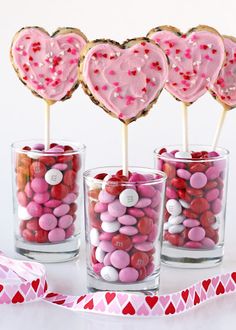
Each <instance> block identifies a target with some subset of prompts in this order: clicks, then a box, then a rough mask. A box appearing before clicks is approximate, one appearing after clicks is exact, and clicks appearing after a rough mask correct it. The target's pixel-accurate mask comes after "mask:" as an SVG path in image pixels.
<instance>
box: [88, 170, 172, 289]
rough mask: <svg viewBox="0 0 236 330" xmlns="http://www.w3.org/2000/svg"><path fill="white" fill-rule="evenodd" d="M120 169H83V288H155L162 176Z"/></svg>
mask: <svg viewBox="0 0 236 330" xmlns="http://www.w3.org/2000/svg"><path fill="white" fill-rule="evenodd" d="M119 169H120V168H119V167H102V168H95V169H91V170H88V171H86V172H85V173H84V191H85V224H86V247H87V249H86V250H87V274H88V288H89V289H90V290H111V291H139V292H140V291H141V292H144V293H150V292H156V291H157V290H158V287H159V274H160V253H161V242H162V223H163V221H162V219H163V200H164V194H165V181H166V175H165V173H162V172H160V171H156V170H153V169H148V168H139V167H131V168H130V169H129V170H130V172H129V174H128V178H127V177H125V176H123V175H122V171H121V170H119Z"/></svg>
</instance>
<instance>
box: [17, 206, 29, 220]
mask: <svg viewBox="0 0 236 330" xmlns="http://www.w3.org/2000/svg"><path fill="white" fill-rule="evenodd" d="M18 217H19V219H20V220H30V219H32V216H31V215H30V214H29V212H28V211H27V208H26V207H23V206H21V205H19V206H18Z"/></svg>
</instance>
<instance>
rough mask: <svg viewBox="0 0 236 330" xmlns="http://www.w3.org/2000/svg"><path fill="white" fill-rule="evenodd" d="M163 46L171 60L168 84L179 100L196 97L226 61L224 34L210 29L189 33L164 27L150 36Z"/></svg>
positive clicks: (193, 99)
mask: <svg viewBox="0 0 236 330" xmlns="http://www.w3.org/2000/svg"><path fill="white" fill-rule="evenodd" d="M149 37H150V38H151V39H153V40H155V41H156V42H157V44H158V45H160V46H161V47H162V49H164V51H165V52H166V55H167V56H168V58H169V61H170V70H169V76H168V82H167V83H166V86H165V88H166V89H167V90H168V91H169V92H170V93H171V94H172V95H173V96H175V97H176V98H177V99H178V100H180V101H182V102H186V103H191V102H194V101H196V100H197V99H198V98H199V97H200V96H202V95H203V94H204V93H205V92H206V91H207V90H208V89H209V88H210V87H211V85H212V83H213V82H214V81H215V80H216V78H217V76H218V74H219V71H220V69H221V67H222V65H223V61H224V56H225V53H224V44H223V41H222V39H221V37H220V36H219V35H218V34H216V33H213V32H210V31H194V32H192V33H190V34H188V35H182V36H178V35H177V34H176V33H174V32H171V31H168V30H162V31H157V32H155V33H153V34H151V35H150V36H149Z"/></svg>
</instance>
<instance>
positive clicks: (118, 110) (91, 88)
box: [80, 38, 168, 124]
mask: <svg viewBox="0 0 236 330" xmlns="http://www.w3.org/2000/svg"><path fill="white" fill-rule="evenodd" d="M167 75H168V62H167V58H166V56H165V54H164V52H163V51H162V50H161V49H160V47H158V46H157V45H156V44H155V43H154V42H153V41H151V40H148V39H147V38H137V39H132V40H128V41H126V42H125V43H123V44H122V45H120V44H118V43H117V42H115V41H112V40H104V39H102V40H95V41H93V42H90V43H88V44H87V46H86V47H85V48H84V52H83V54H82V56H81V60H80V79H81V81H82V84H83V87H84V90H85V92H86V93H87V94H88V95H89V96H90V98H91V99H92V101H93V102H94V103H95V104H97V105H99V106H100V107H101V108H103V109H104V110H105V111H106V112H107V113H109V114H110V115H111V116H113V117H116V118H118V119H119V120H121V121H122V122H124V123H126V124H129V123H130V122H132V121H134V120H136V119H137V118H139V117H141V116H143V115H145V114H147V112H148V111H149V110H150V108H151V107H152V105H153V104H154V103H155V101H156V100H157V98H158V96H159V94H160V92H161V90H162V88H163V86H164V84H165V81H166V79H167Z"/></svg>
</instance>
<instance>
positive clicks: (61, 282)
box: [0, 233, 236, 330]
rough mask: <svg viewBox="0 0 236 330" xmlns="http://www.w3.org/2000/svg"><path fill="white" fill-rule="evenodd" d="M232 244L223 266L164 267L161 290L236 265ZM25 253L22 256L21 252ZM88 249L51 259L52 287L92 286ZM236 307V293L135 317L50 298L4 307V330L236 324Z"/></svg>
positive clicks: (70, 290) (5, 239)
mask: <svg viewBox="0 0 236 330" xmlns="http://www.w3.org/2000/svg"><path fill="white" fill-rule="evenodd" d="M0 240H1V242H2V243H3V244H2V247H4V245H5V247H6V248H5V249H2V250H4V252H5V253H7V254H8V255H9V256H11V257H14V256H16V255H15V253H14V251H13V249H12V248H11V246H12V244H10V243H13V242H11V239H10V235H9V236H7V235H4V234H3V233H1V234H0ZM231 246H232V245H231V244H230V245H229V246H227V247H226V254H225V258H224V262H223V264H222V265H221V266H218V267H214V268H210V269H201V270H186V269H185V270H183V269H176V268H169V267H164V266H163V267H162V270H161V286H160V293H168V292H173V291H177V290H180V289H184V288H185V287H187V286H189V285H190V284H192V283H194V282H196V281H199V280H201V279H204V278H207V277H209V276H213V275H214V274H216V273H225V272H227V271H234V270H236V260H235V256H234V253H233V249H231ZM16 257H17V258H20V256H19V255H18V256H16ZM84 259H85V258H84V251H83V250H82V251H81V254H80V258H79V259H78V260H74V261H70V262H66V263H61V264H46V269H47V278H48V282H49V287H50V290H52V291H54V292H60V293H65V294H73V295H79V294H81V293H83V292H85V291H86V268H85V260H84ZM235 310H236V295H235V294H231V295H227V296H222V297H217V298H216V299H214V300H211V301H208V302H206V303H204V304H202V305H200V306H197V307H195V308H194V309H192V310H190V311H188V312H186V313H184V314H181V315H177V316H168V317H156V318H151V319H149V318H146V317H144V318H132V317H131V318H129V317H124V318H123V317H115V316H104V315H98V314H89V313H80V312H73V311H70V310H67V309H65V308H62V307H59V306H57V305H52V304H49V303H47V302H44V301H37V302H33V303H27V304H21V305H2V306H0V329H1V330H13V329H24V330H28V329H29V330H32V329H33V330H42V329H43V330H47V329H50V330H51V329H57V330H60V329H61V330H64V329H66V328H67V329H70V330H74V329H96V330H99V329H102V330H106V329H111V328H112V329H113V330H116V329H128V328H129V327H130V326H131V324H132V326H133V327H135V330H139V329H143V328H144V327H148V329H166V328H167V327H170V329H175V330H178V329H181V330H182V329H183V325H184V327H186V329H188V328H189V329H191V330H195V329H196V330H201V329H208V330H211V329H212V330H213V329H214V330H218V329H219V330H221V329H233V328H234V325H233V324H234V322H235V320H236V316H235Z"/></svg>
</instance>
